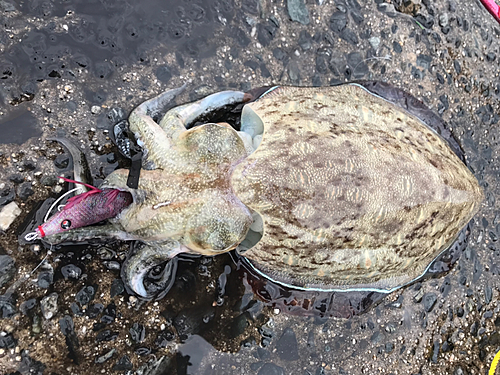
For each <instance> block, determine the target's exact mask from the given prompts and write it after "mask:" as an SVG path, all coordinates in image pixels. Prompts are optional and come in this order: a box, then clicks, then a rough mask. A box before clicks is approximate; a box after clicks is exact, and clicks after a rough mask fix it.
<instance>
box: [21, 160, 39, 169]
mask: <svg viewBox="0 0 500 375" xmlns="http://www.w3.org/2000/svg"><path fill="white" fill-rule="evenodd" d="M23 166H24V168H25V169H27V170H28V171H34V170H35V169H36V163H35V161H34V160H25V161H24V162H23Z"/></svg>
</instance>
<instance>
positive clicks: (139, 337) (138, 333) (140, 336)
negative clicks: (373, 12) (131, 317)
mask: <svg viewBox="0 0 500 375" xmlns="http://www.w3.org/2000/svg"><path fill="white" fill-rule="evenodd" d="M128 331H129V332H130V338H131V339H132V341H133V342H134V343H136V344H139V343H141V342H143V341H144V338H145V337H146V328H145V327H144V326H143V325H142V324H139V323H134V324H133V325H132V327H131V328H130V329H129V330H128Z"/></svg>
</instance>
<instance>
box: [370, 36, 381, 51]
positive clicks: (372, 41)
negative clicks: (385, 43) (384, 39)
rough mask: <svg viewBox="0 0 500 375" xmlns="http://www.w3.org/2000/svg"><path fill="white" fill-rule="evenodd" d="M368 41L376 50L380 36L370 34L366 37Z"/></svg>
mask: <svg viewBox="0 0 500 375" xmlns="http://www.w3.org/2000/svg"><path fill="white" fill-rule="evenodd" d="M368 42H369V43H370V45H371V46H372V48H373V49H374V50H375V51H376V50H378V47H379V46H380V38H379V37H378V36H372V37H371V38H370V39H368Z"/></svg>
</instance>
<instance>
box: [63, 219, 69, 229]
mask: <svg viewBox="0 0 500 375" xmlns="http://www.w3.org/2000/svg"><path fill="white" fill-rule="evenodd" d="M70 227H71V221H69V220H63V221H62V223H61V228H62V229H69V228H70Z"/></svg>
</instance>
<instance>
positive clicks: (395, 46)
mask: <svg viewBox="0 0 500 375" xmlns="http://www.w3.org/2000/svg"><path fill="white" fill-rule="evenodd" d="M392 49H393V50H394V52H396V53H401V52H403V47H401V44H399V42H397V41H394V42H392Z"/></svg>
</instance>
